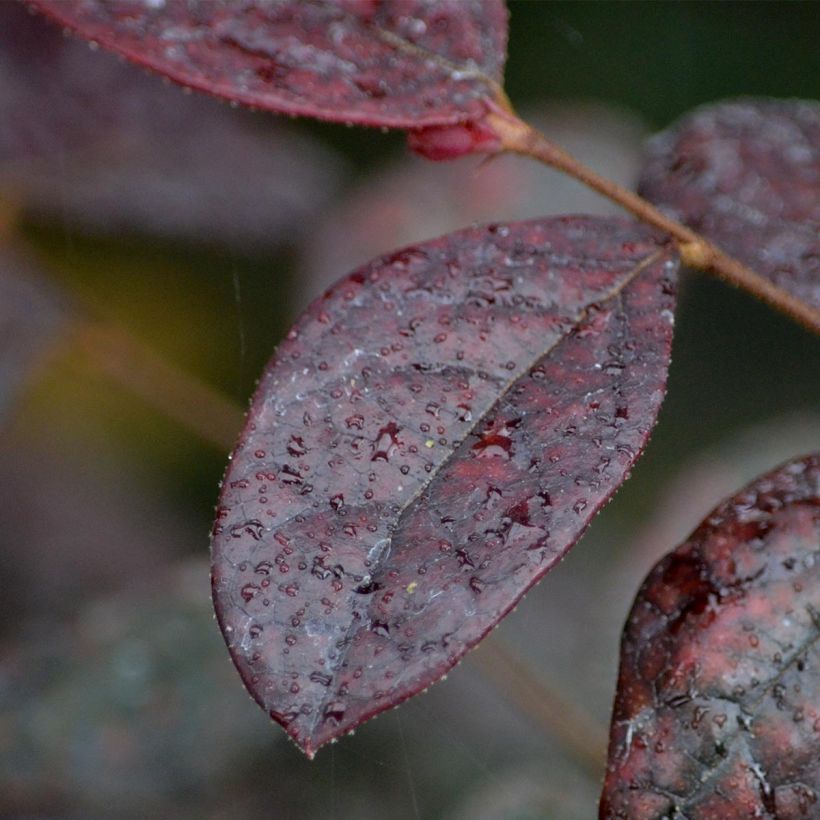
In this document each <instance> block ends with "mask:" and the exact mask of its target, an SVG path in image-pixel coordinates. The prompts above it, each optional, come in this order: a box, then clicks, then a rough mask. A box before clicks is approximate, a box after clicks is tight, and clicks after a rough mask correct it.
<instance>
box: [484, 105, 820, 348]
mask: <svg viewBox="0 0 820 820" xmlns="http://www.w3.org/2000/svg"><path fill="white" fill-rule="evenodd" d="M487 119H488V121H489V123H490V125H491V127H492V128H493V129H494V130H495V132H496V133H497V134H498V136H499V138H500V140H501V144H502V146H503V148H504V149H505V150H507V151H511V152H513V153H516V154H522V155H524V156H528V157H532V158H533V159H536V160H538V161H539V162H543V163H544V164H545V165H548V166H550V167H551V168H555V169H556V170H558V171H563V172H564V173H565V174H568V175H569V176H571V177H573V178H574V179H577V180H578V181H579V182H582V183H583V184H584V185H586V186H588V187H589V188H592V189H593V190H594V191H597V192H598V193H599V194H602V195H603V196H605V197H607V198H608V199H611V200H612V201H613V202H615V203H617V204H618V205H620V206H621V207H623V208H625V209H626V210H627V211H629V212H630V213H632V214H633V215H634V216H636V217H637V218H638V219H640V220H642V221H643V222H646V223H648V224H649V225H652V226H654V227H655V228H658V229H659V230H661V231H663V232H664V233H667V234H669V235H670V236H671V237H672V238H673V239H674V240H675V241H676V242H677V244H678V252H679V253H680V256H681V259H682V260H683V262H684V264H685V265H688V266H689V267H691V268H696V269H698V270H702V271H705V272H706V273H710V274H713V275H715V276H717V277H719V278H720V279H723V280H724V281H725V282H728V283H730V284H732V285H734V286H736V287H739V288H743V289H744V290H747V291H748V292H749V293H751V294H752V295H753V296H756V297H757V298H758V299H760V300H762V301H763V302H765V303H766V304H768V305H770V306H771V307H773V308H776V309H777V310H780V311H782V312H783V313H785V314H786V315H787V316H789V317H791V318H792V319H794V320H795V321H797V322H799V323H800V324H802V325H804V326H805V327H806V328H808V329H809V330H813V331H814V332H815V333H820V311H817V310H815V309H814V308H813V307H811V306H810V305H808V304H806V303H805V302H802V301H801V300H800V299H797V298H796V297H794V296H792V295H791V294H790V293H788V292H787V291H785V290H783V289H782V288H779V287H777V285H775V284H773V283H772V282H770V281H769V280H768V279H766V278H764V277H763V276H760V274H758V273H755V272H754V271H753V270H751V269H750V268H747V267H746V266H745V265H744V264H742V263H741V262H739V261H738V260H737V259H734V258H733V257H731V256H729V254H727V253H725V252H724V251H722V250H721V249H720V248H718V247H717V246H716V245H713V244H712V243H711V242H709V241H708V240H707V239H705V238H704V237H702V236H701V235H700V234H698V233H696V232H695V231H693V230H691V229H690V228H687V227H686V226H685V225H681V223H680V222H677V221H676V220H674V219H671V218H670V217H668V216H666V215H665V214H663V213H662V212H661V211H659V210H658V209H657V208H656V207H655V206H654V205H652V204H651V203H650V202H647V201H646V200H645V199H643V197H640V196H638V194H636V193H634V192H633V191H630V190H628V189H626V188H623V187H621V186H620V185H618V184H617V183H615V182H612V180H610V179H607V178H606V177H603V176H601V175H600V174H598V173H596V172H595V171H593V170H592V169H591V168H588V167H587V166H586V165H584V164H583V163H582V162H579V161H578V160H577V159H575V157H573V156H572V155H571V154H569V153H568V152H567V151H565V150H564V149H563V148H560V147H559V146H557V145H555V144H554V143H552V142H550V141H549V140H548V139H547V138H546V137H545V136H544V135H543V134H541V133H540V132H539V131H537V130H536V129H535V128H533V127H532V126H531V125H528V124H527V123H525V122H523V121H522V120H520V119H519V118H518V117H516V116H515V115H512V114H508V113H507V112H505V111H503V110H501V109H500V108H498V109H496V110H494V111H493V112H491V113H490V114H488V115H487Z"/></svg>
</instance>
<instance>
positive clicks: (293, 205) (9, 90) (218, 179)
mask: <svg viewBox="0 0 820 820" xmlns="http://www.w3.org/2000/svg"><path fill="white" fill-rule="evenodd" d="M0 110H1V111H3V112H4V116H3V117H2V118H1V119H0V190H2V191H3V192H4V193H6V194H7V195H9V196H10V197H11V198H12V199H13V201H14V203H15V205H19V207H20V208H21V210H23V212H24V213H25V216H26V218H28V219H35V220H39V221H52V222H56V223H59V224H61V225H64V226H67V227H68V228H72V229H79V230H84V231H95V232H106V233H117V234H120V233H122V232H124V231H125V232H130V233H140V234H143V235H149V236H164V237H168V238H172V239H179V238H183V239H187V240H190V241H194V242H198V241H202V240H205V241H207V242H222V243H226V244H228V243H235V244H237V245H238V244H241V245H243V246H244V247H245V249H246V250H247V249H248V248H249V247H253V248H265V249H267V248H270V247H271V246H273V245H275V244H278V243H282V242H292V241H293V240H294V239H295V238H296V237H298V236H299V235H300V234H301V233H302V232H303V231H304V230H305V228H306V227H307V226H308V225H309V224H310V222H311V220H313V219H315V218H316V213H317V212H318V211H319V210H320V209H321V208H323V207H324V206H325V205H326V203H327V202H328V200H329V199H330V198H331V197H332V195H333V194H334V192H335V191H336V190H337V188H338V185H339V184H340V182H341V178H342V174H341V169H340V167H339V166H340V163H339V162H338V160H337V158H336V157H334V156H333V155H332V154H331V153H330V152H328V151H327V150H324V149H323V148H322V147H321V146H320V145H319V144H318V143H317V142H316V141H314V140H312V139H310V137H309V136H308V135H305V134H297V133H295V132H294V131H293V130H292V129H290V128H289V127H288V124H287V123H283V122H275V121H272V120H267V119H265V120H260V118H259V117H254V116H253V115H252V114H250V113H248V112H238V111H229V110H227V109H226V108H225V107H223V106H219V105H216V104H215V103H214V101H213V100H209V99H205V98H203V97H199V96H193V95H185V94H183V93H181V91H180V90H179V89H178V88H175V87H165V86H163V84H162V83H160V82H157V80H156V78H154V77H148V76H145V75H144V74H143V73H142V72H140V71H135V70H134V68H133V67H132V66H128V65H123V64H122V62H121V61H120V60H118V59H117V58H116V57H114V56H113V55H108V54H106V55H101V54H94V53H92V52H91V51H90V49H89V48H88V47H87V45H86V44H85V43H82V42H79V41H77V40H74V39H68V38H65V37H63V36H61V34H60V32H59V30H58V29H57V28H56V27H54V26H52V25H48V24H46V23H45V21H44V20H42V19H41V18H39V17H35V16H32V15H31V14H29V13H27V11H26V9H25V8H24V7H23V6H22V5H19V4H16V3H0ZM55 180H56V181H57V182H58V186H57V188H56V189H55ZM271 180H276V184H275V185H274V184H271ZM55 190H59V194H60V195H59V196H56V195H55Z"/></svg>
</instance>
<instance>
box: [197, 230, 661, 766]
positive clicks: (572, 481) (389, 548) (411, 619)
mask: <svg viewBox="0 0 820 820" xmlns="http://www.w3.org/2000/svg"><path fill="white" fill-rule="evenodd" d="M662 241H663V240H662V239H659V238H658V237H657V236H656V235H654V234H652V233H651V232H649V231H648V230H647V229H645V228H643V227H641V226H639V225H636V224H634V223H631V222H628V221H625V220H621V219H614V218H613V219H596V218H593V217H564V218H556V219H547V220H542V221H535V222H521V223H513V224H510V225H490V226H487V227H481V228H472V229H468V230H464V231H460V232H457V233H453V234H449V235H447V236H445V237H442V238H440V239H437V240H434V241H431V242H427V243H425V244H422V245H417V246H415V247H409V248H406V249H404V250H402V251H399V252H397V253H394V254H392V255H389V256H385V257H382V258H380V259H376V260H375V261H373V262H371V263H370V264H369V265H366V266H365V267H363V268H361V269H359V270H358V271H356V272H355V273H353V274H351V275H350V276H349V277H347V278H346V279H343V280H341V281H340V282H339V283H338V284H337V285H336V286H335V287H334V288H332V289H331V290H330V291H328V292H327V293H326V294H325V295H324V296H323V297H321V298H320V299H318V300H317V301H316V302H314V303H313V305H312V306H311V307H310V308H309V309H308V311H307V312H306V313H305V314H304V315H303V316H302V318H301V319H300V320H299V321H298V322H297V324H296V326H295V327H294V329H293V330H292V331H291V332H290V334H289V336H288V338H287V340H286V341H285V342H284V343H283V344H282V345H281V346H280V347H279V349H278V351H277V353H276V355H275V357H274V359H273V361H272V363H271V365H270V366H269V368H268V370H267V372H266V373H265V375H264V377H263V379H262V382H261V384H260V386H259V389H258V391H257V394H256V397H255V399H254V402H253V406H252V408H251V412H250V416H249V419H248V424H247V427H246V429H245V431H244V433H243V434H242V437H241V440H240V442H239V443H238V445H237V447H236V450H235V452H234V455H233V460H232V463H231V465H230V467H229V469H228V472H227V475H226V477H225V482H224V485H223V490H222V496H221V499H220V503H219V506H218V509H217V522H216V525H215V528H214V537H213V545H212V558H213V587H214V600H215V606H216V611H217V617H218V619H219V623H220V626H221V628H222V631H223V633H224V635H225V638H226V641H227V643H228V646H229V648H230V650H231V654H232V656H233V659H234V662H235V664H236V666H237V668H238V670H239V672H240V674H241V676H242V678H243V680H244V681H245V684H246V686H247V687H248V689H249V690H250V692H251V694H252V695H253V696H254V697H255V698H256V700H257V701H258V702H259V704H260V705H261V706H262V707H263V708H264V709H265V710H266V711H268V712H269V713H270V715H271V717H272V718H273V719H274V720H276V721H278V722H279V723H281V724H282V725H283V726H284V727H285V728H286V729H287V731H288V733H289V734H290V736H291V737H292V738H293V739H294V740H296V741H297V743H298V744H299V745H300V746H301V747H302V749H303V750H304V751H305V752H306V753H307V754H308V755H309V756H313V754H314V753H315V751H316V749H317V748H318V747H319V746H321V745H322V744H324V743H326V742H327V741H329V740H331V739H333V738H335V737H338V736H340V735H342V734H344V733H346V732H349V731H350V730H351V729H353V728H354V727H356V726H357V725H359V724H360V723H362V722H363V721H365V720H367V719H368V718H369V717H372V716H373V715H375V714H377V713H378V712H381V711H383V710H385V709H388V708H390V707H391V706H395V705H396V704H398V703H400V702H401V701H402V700H405V699H406V698H408V697H410V696H412V695H413V694H415V693H417V692H419V691H420V690H422V689H424V688H425V687H427V686H429V685H430V684H431V683H433V682H434V681H436V680H438V679H439V678H441V677H442V676H443V675H444V674H445V673H446V672H447V671H448V670H449V669H450V668H452V667H453V666H454V665H455V664H456V663H457V662H458V661H459V660H460V658H461V657H462V656H463V655H464V654H465V653H466V652H467V651H468V650H469V649H470V648H471V647H473V646H475V644H477V643H478V642H479V641H480V640H481V638H483V637H484V635H486V634H487V633H488V632H489V631H490V630H491V629H492V628H493V627H494V626H495V625H496V624H497V623H498V621H499V620H500V619H501V618H502V617H503V616H504V615H506V614H507V613H508V612H509V611H510V610H511V609H512V608H513V606H515V604H516V603H517V602H518V601H519V600H520V599H521V597H522V596H523V595H524V593H525V592H526V591H527V589H528V588H529V587H530V586H532V584H534V583H535V582H536V581H537V580H538V579H539V578H541V577H542V576H543V575H544V574H545V573H546V572H547V571H548V570H549V569H550V568H551V567H552V566H553V565H554V564H555V563H556V562H557V561H558V560H559V559H560V558H561V556H563V555H564V553H565V552H566V551H567V550H568V549H569V548H570V547H571V546H572V545H573V544H574V543H575V542H576V541H577V540H578V538H579V537H580V535H581V533H582V532H583V531H584V529H585V528H586V526H587V524H588V523H589V521H590V519H591V518H592V516H593V515H594V514H595V512H597V510H598V509H599V508H600V507H601V506H602V505H603V504H604V503H605V502H606V501H607V499H608V498H609V497H610V496H611V495H612V493H613V492H614V490H615V489H616V488H617V486H618V485H619V484H620V483H621V482H622V481H623V480H624V479H625V477H626V475H627V473H628V471H629V469H630V468H631V466H632V464H633V463H634V461H635V459H636V458H637V455H638V453H639V452H640V450H641V449H642V448H643V446H644V445H645V443H646V440H647V437H648V435H649V430H650V428H651V427H652V426H653V424H654V421H655V416H656V414H657V411H658V407H659V405H660V402H661V398H662V395H663V392H664V385H665V381H666V373H667V368H668V365H669V347H670V342H671V330H672V309H673V307H674V296H673V291H674V285H673V282H674V279H675V276H676V270H677V259H676V258H675V257H674V256H673V252H672V251H671V250H669V249H668V248H666V247H664V246H662V245H660V244H659V243H660V242H662Z"/></svg>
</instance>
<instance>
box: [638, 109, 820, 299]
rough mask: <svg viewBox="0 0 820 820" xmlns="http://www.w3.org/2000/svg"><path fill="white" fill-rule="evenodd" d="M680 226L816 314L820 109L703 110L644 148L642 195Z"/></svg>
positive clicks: (819, 251)
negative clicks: (795, 298) (788, 293)
mask: <svg viewBox="0 0 820 820" xmlns="http://www.w3.org/2000/svg"><path fill="white" fill-rule="evenodd" d="M638 190H639V192H640V193H641V195H642V196H644V197H646V198H647V199H649V200H650V201H651V202H654V203H656V204H657V205H661V206H662V207H663V209H664V210H665V211H667V212H668V213H670V214H671V215H673V216H674V217H675V218H676V219H678V220H680V221H682V222H684V223H686V224H687V225H689V226H690V227H692V228H694V229H695V230H696V231H698V232H700V233H702V234H703V235H704V236H706V237H708V238H709V239H711V240H713V241H714V242H716V243H717V244H718V245H720V246H721V247H722V248H724V249H725V250H727V251H728V252H729V253H731V254H732V255H733V256H735V257H737V258H738V259H739V260H741V261H742V262H744V263H745V264H747V265H748V266H749V267H750V268H753V269H754V270H755V271H757V272H758V273H760V274H762V275H764V276H766V277H768V278H769V279H770V280H771V281H773V282H774V283H775V284H776V285H778V286H780V287H782V288H783V289H784V290H787V291H789V292H790V293H792V294H793V295H794V296H796V297H798V298H799V299H801V300H803V301H804V302H807V303H808V304H811V305H814V306H815V307H820V105H818V104H817V103H813V102H802V101H797V100H767V99H763V100H755V99H749V100H739V101H736V102H725V103H719V104H717V105H711V106H706V107H704V108H701V109H698V110H697V111H695V112H693V113H692V114H689V115H688V116H686V117H684V118H683V119H682V120H681V121H680V123H678V124H677V125H674V126H673V127H672V128H670V129H669V130H667V131H665V132H663V133H661V134H659V135H658V136H657V137H655V138H654V139H653V140H651V141H650V143H649V145H648V148H647V155H646V165H645V168H644V171H643V175H642V177H641V182H640V185H639V188H638Z"/></svg>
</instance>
